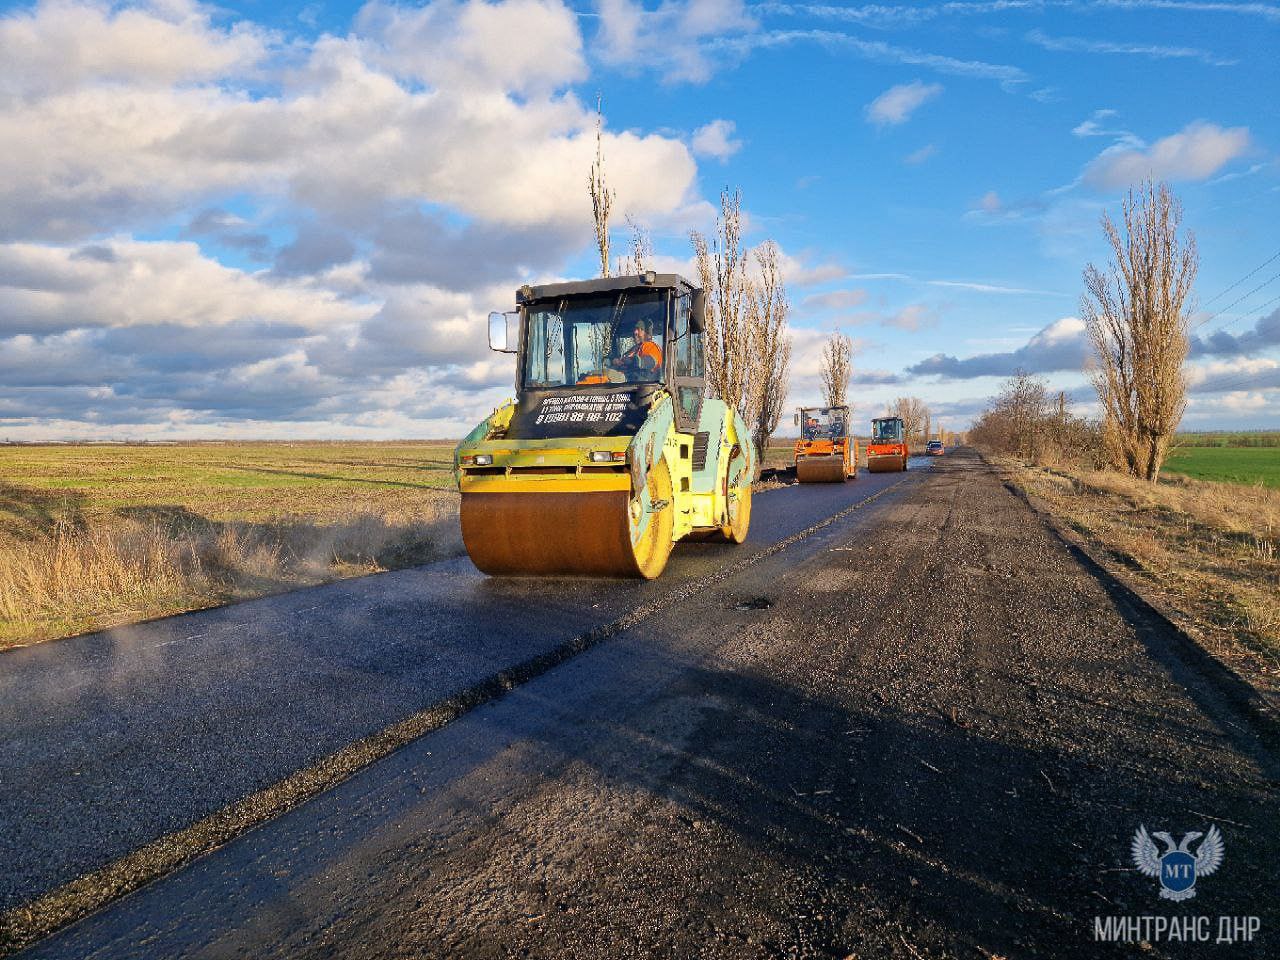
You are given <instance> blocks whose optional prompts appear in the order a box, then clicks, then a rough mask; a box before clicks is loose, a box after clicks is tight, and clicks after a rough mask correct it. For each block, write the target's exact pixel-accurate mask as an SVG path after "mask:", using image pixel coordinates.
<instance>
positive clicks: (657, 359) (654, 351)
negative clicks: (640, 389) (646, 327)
mask: <svg viewBox="0 0 1280 960" xmlns="http://www.w3.org/2000/svg"><path fill="white" fill-rule="evenodd" d="M632 352H633V353H639V354H640V356H642V357H648V358H649V359H650V360H652V361H653V368H654V369H655V370H661V369H662V348H661V347H660V346H658V345H657V344H656V343H654V342H653V341H652V340H646V341H645V342H644V343H642V344H640V345H639V346H638V347H633V348H632Z"/></svg>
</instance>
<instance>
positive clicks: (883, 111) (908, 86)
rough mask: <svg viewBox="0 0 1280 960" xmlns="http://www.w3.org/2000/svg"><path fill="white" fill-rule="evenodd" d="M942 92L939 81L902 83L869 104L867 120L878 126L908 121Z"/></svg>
mask: <svg viewBox="0 0 1280 960" xmlns="http://www.w3.org/2000/svg"><path fill="white" fill-rule="evenodd" d="M941 93H942V84H939V83H921V82H920V81H919V80H913V81H912V82H911V83H900V84H898V85H897V86H893V87H890V88H889V89H888V90H886V91H885V92H884V93H882V94H880V96H878V97H876V98H875V99H874V100H872V101H871V102H870V103H869V104H867V106H866V111H865V112H866V116H867V121H868V122H869V123H874V124H877V125H878V126H887V125H894V124H899V123H906V122H907V121H908V120H910V119H911V114H913V113H915V111H916V110H918V109H919V108H920V107H921V106H923V105H924V104H925V103H927V102H928V101H930V100H932V99H934V98H935V97H937V96H938V95H940V94H941Z"/></svg>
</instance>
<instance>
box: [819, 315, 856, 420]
mask: <svg viewBox="0 0 1280 960" xmlns="http://www.w3.org/2000/svg"><path fill="white" fill-rule="evenodd" d="M852 373H853V341H852V340H850V339H849V338H848V337H847V336H845V335H844V334H843V333H841V332H840V331H839V330H836V331H835V332H834V333H832V334H831V339H829V340H828V341H827V342H826V345H825V346H824V347H823V348H822V391H823V393H824V394H825V395H826V399H827V406H828V407H843V406H844V404H845V395H846V394H847V393H848V391H849V376H850V375H851V374H852Z"/></svg>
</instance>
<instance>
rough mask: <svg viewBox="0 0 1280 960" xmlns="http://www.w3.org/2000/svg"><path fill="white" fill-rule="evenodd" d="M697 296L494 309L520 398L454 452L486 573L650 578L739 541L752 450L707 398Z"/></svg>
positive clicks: (623, 285)
mask: <svg viewBox="0 0 1280 960" xmlns="http://www.w3.org/2000/svg"><path fill="white" fill-rule="evenodd" d="M704 312H705V300H704V297H703V292H702V291H701V290H699V289H698V288H697V287H695V286H693V285H692V284H691V283H689V281H687V280H685V279H684V278H683V277H680V276H678V275H676V274H663V273H655V272H653V271H649V272H647V273H643V274H638V275H635V276H624V277H606V278H603V279H599V280H583V281H573V282H569V283H553V284H546V285H543V286H523V287H521V288H520V289H519V290H518V291H517V292H516V309H515V310H513V311H510V312H507V313H495V314H490V316H489V346H490V348H492V349H494V350H497V351H499V352H503V353H513V354H515V356H516V397H515V399H514V400H511V401H508V402H507V403H506V404H504V405H503V406H501V407H499V408H498V409H497V410H495V411H494V413H493V414H492V415H491V416H490V417H489V418H488V419H486V420H485V421H484V422H483V423H481V424H480V425H479V426H477V427H476V428H475V429H474V430H472V431H471V433H469V434H468V435H467V436H466V438H465V439H464V440H463V441H462V442H461V443H460V444H458V447H457V450H456V451H455V452H454V472H455V475H456V477H457V481H458V490H459V492H460V493H461V494H462V505H461V512H462V539H463V542H464V544H465V545H466V548H467V553H468V554H469V555H470V557H471V561H472V562H473V563H474V564H475V565H476V566H477V567H478V568H479V569H480V570H482V571H483V572H484V573H487V574H490V575H495V576H603V577H646V578H652V577H656V576H658V575H659V574H660V573H662V571H663V568H665V567H666V564H667V558H668V556H669V555H670V554H671V548H672V546H673V545H674V544H675V542H676V541H677V540H680V539H683V538H686V537H697V538H699V539H722V540H726V541H729V542H731V543H742V542H743V541H744V540H745V539H746V537H747V529H748V527H749V526H750V523H751V484H752V481H753V480H754V479H755V472H756V459H757V457H756V450H755V446H754V444H753V443H752V441H751V435H750V433H749V432H748V430H747V425H746V423H744V422H743V419H742V417H741V415H740V414H739V413H738V411H737V410H734V409H730V408H729V407H728V406H726V405H725V403H724V402H722V401H720V400H717V399H713V398H710V397H707V396H705V395H704V394H705V381H704V379H703V377H704V369H703V363H704V361H703V333H702V329H703V316H704Z"/></svg>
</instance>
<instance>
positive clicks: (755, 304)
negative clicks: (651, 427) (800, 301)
mask: <svg viewBox="0 0 1280 960" xmlns="http://www.w3.org/2000/svg"><path fill="white" fill-rule="evenodd" d="M587 191H588V193H589V195H590V197H591V210H592V217H593V222H594V225H595V234H596V246H597V249H598V251H599V254H600V275H601V276H605V277H607V276H609V273H610V269H609V268H610V246H609V217H610V214H611V212H612V208H613V201H614V193H613V191H612V190H611V189H610V188H609V186H608V182H607V179H606V176H605V166H604V151H603V147H602V138H601V119H600V113H599V104H597V114H596V155H595V160H594V161H593V163H592V165H591V171H590V174H589V175H588V177H587ZM628 224H629V226H630V227H631V252H630V255H629V256H628V257H625V258H619V260H618V271H619V273H641V272H643V271H644V270H645V269H646V268H647V266H648V264H649V261H650V260H651V258H652V246H651V244H650V242H649V237H648V234H647V233H646V232H645V231H644V230H643V228H641V227H640V226H639V225H638V224H637V223H635V222H634V221H632V220H630V219H629V220H628ZM690 239H691V241H692V243H693V254H694V261H695V263H696V265H697V270H698V278H699V281H700V283H701V285H702V288H703V290H705V291H706V298H707V300H706V327H705V329H704V331H703V341H704V344H705V351H706V353H705V357H706V377H707V392H708V393H709V394H710V395H711V396H714V397H719V398H720V399H721V400H723V401H724V402H725V403H726V404H728V405H729V406H731V407H735V408H736V409H737V410H738V411H739V413H741V414H742V419H743V420H745V421H746V423H747V425H748V426H749V427H750V428H751V432H752V435H753V439H754V440H755V443H756V446H757V448H758V449H760V450H763V449H764V448H765V447H766V446H767V445H768V442H769V438H770V437H771V436H773V433H774V431H776V430H777V429H778V424H779V423H780V422H781V420H782V415H783V412H784V411H783V405H784V404H785V403H786V398H787V388H788V386H789V384H790V379H791V334H790V332H789V331H788V329H787V318H788V315H789V314H790V312H791V302H790V300H789V299H788V298H787V287H786V281H785V278H784V277H783V271H782V258H781V255H780V253H779V250H778V245H777V244H776V243H774V242H773V241H772V240H766V241H765V242H764V243H762V244H760V245H759V246H758V247H756V248H755V249H754V250H750V251H748V250H747V249H746V248H745V247H744V246H743V243H742V194H741V192H740V191H733V192H730V191H728V190H725V191H723V192H722V193H721V195H720V214H719V216H718V217H717V218H716V224H715V231H714V233H713V234H712V235H711V236H710V237H707V236H706V235H704V234H702V233H700V232H698V231H693V232H692V233H691V234H690ZM847 379H848V376H847V374H846V376H845V380H846V381H847ZM840 389H841V393H842V394H843V390H844V387H843V386H841V388H840Z"/></svg>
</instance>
